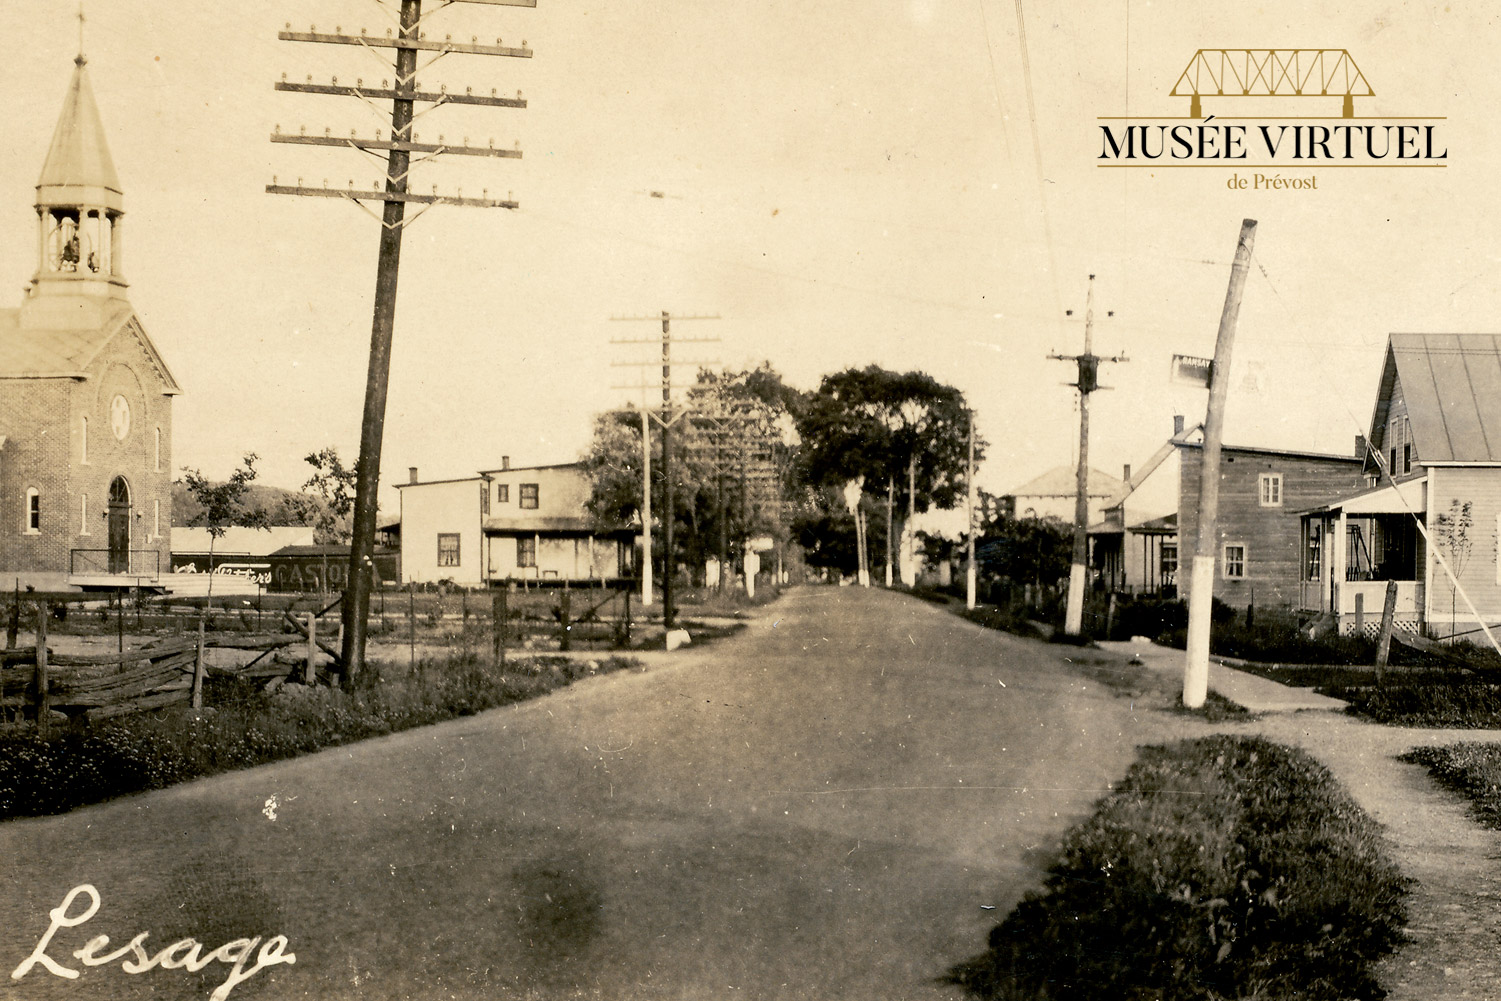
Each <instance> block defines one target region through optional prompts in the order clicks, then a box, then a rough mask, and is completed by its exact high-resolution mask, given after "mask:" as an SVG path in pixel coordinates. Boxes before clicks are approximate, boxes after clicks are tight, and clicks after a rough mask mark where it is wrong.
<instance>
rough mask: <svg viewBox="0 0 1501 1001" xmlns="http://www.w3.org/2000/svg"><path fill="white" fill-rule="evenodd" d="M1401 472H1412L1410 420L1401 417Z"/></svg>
mask: <svg viewBox="0 0 1501 1001" xmlns="http://www.w3.org/2000/svg"><path fill="white" fill-rule="evenodd" d="M1402 472H1404V473H1410V472H1412V421H1411V420H1409V419H1408V418H1406V417H1404V418H1402Z"/></svg>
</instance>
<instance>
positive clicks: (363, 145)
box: [271, 132, 521, 160]
mask: <svg viewBox="0 0 1501 1001" xmlns="http://www.w3.org/2000/svg"><path fill="white" fill-rule="evenodd" d="M271 141H272V142H274V143H294V144H297V145H301V146H346V147H349V148H351V149H358V150H364V151H368V150H373V149H383V150H393V149H399V150H405V151H407V152H408V153H436V154H439V155H446V154H453V155H454V156H499V157H507V158H509V159H512V160H519V159H521V150H519V149H497V148H496V147H494V146H454V145H451V144H448V143H420V142H406V141H403V140H399V139H398V140H391V139H360V138H358V137H355V136H349V137H347V138H340V137H338V136H304V135H295V136H294V135H291V134H289V133H284V132H273V133H272V134H271Z"/></svg>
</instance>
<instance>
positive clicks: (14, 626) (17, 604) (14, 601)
mask: <svg viewBox="0 0 1501 1001" xmlns="http://www.w3.org/2000/svg"><path fill="white" fill-rule="evenodd" d="M20 635H21V578H20V577H17V578H16V589H15V591H13V592H12V593H11V598H10V625H8V626H6V628H5V649H7V650H14V649H15V648H16V640H17V639H18V637H19V636H20Z"/></svg>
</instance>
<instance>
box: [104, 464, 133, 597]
mask: <svg viewBox="0 0 1501 1001" xmlns="http://www.w3.org/2000/svg"><path fill="white" fill-rule="evenodd" d="M109 572H110V573H129V572H130V485H129V484H127V483H126V482H125V477H123V476H116V477H115V479H114V481H113V482H112V483H110V485H109Z"/></svg>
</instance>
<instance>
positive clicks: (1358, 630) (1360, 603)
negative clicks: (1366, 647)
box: [1355, 591, 1365, 639]
mask: <svg viewBox="0 0 1501 1001" xmlns="http://www.w3.org/2000/svg"><path fill="white" fill-rule="evenodd" d="M1355 635H1356V636H1357V637H1359V638H1361V639H1364V638H1365V595H1363V594H1361V593H1360V592H1359V591H1356V592H1355Z"/></svg>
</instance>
